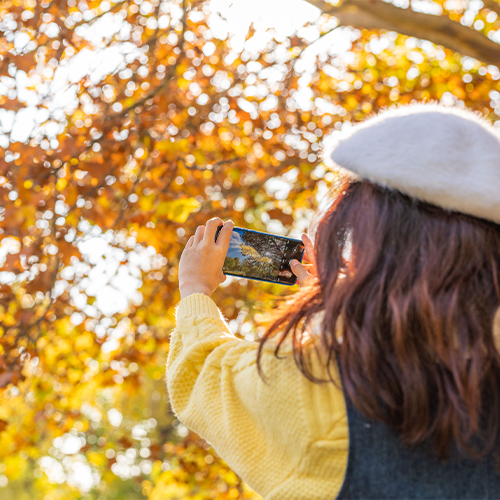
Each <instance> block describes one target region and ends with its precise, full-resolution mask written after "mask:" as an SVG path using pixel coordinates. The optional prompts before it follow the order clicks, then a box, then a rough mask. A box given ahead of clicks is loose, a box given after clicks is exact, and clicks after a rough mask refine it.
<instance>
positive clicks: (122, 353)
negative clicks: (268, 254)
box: [0, 0, 500, 500]
mask: <svg viewBox="0 0 500 500" xmlns="http://www.w3.org/2000/svg"><path fill="white" fill-rule="evenodd" d="M430 3H435V4H436V5H438V6H440V8H441V10H442V14H441V15H444V16H449V17H450V18H451V19H452V20H454V21H457V22H460V21H461V20H462V19H463V18H465V16H468V18H467V19H469V18H471V16H472V18H471V19H472V21H471V22H470V23H471V24H472V23H475V22H476V21H478V20H479V21H481V23H482V25H481V29H482V30H484V32H485V34H486V31H487V30H489V31H490V32H491V33H493V32H494V31H495V30H496V29H498V28H499V27H500V23H499V22H498V20H497V16H496V14H495V13H494V12H492V11H490V10H488V9H483V10H478V11H477V12H476V11H474V12H472V14H471V12H470V9H469V10H465V7H464V8H463V9H462V10H460V9H459V8H458V7H453V8H454V10H453V11H448V10H446V5H447V4H448V3H449V4H450V5H451V4H452V3H453V2H430ZM456 3H457V2H454V3H453V4H456ZM458 3H460V2H458ZM465 3H467V2H464V4H465ZM211 5H212V8H211ZM242 5H243V4H242ZM233 8H238V7H237V6H236V7H233ZM241 8H243V7H241ZM443 9H444V10H443ZM319 14H320V13H319V11H318V17H317V19H316V20H315V21H312V22H311V23H309V24H308V25H307V26H305V27H304V28H301V29H300V30H299V31H298V32H297V33H294V34H291V35H290V36H282V35H279V34H277V33H275V32H273V31H272V30H271V31H267V32H266V33H264V34H263V33H262V32H260V31H259V30H257V29H254V27H253V26H248V30H247V31H246V32H245V33H238V34H237V35H235V34H230V35H228V31H227V27H225V26H226V25H225V24H224V23H225V21H224V19H223V17H222V14H219V13H217V8H216V5H215V4H210V3H209V2H203V1H194V2H190V1H188V0H183V1H178V0H169V1H166V0H134V1H132V0H124V1H118V2H109V1H106V0H103V1H101V0H80V1H78V2H77V1H76V0H52V1H50V0H3V1H2V2H0V65H1V66H0V148H1V151H2V153H1V155H0V156H1V158H0V199H1V202H0V205H1V208H0V219H1V221H0V238H1V241H0V264H1V266H2V268H1V269H0V399H1V404H0V498H16V500H17V499H19V500H22V499H24V498H26V499H28V498H29V499H31V498H51V499H66V498H99V499H114V498H116V499H127V498H130V499H132V498H133V499H136V498H142V497H147V498H150V499H152V500H153V499H154V500H161V499H188V498H192V499H205V498H206V499H208V498H218V499H225V498H228V499H229V498H233V499H236V498H238V499H244V498H248V499H251V498H253V499H256V498H259V497H258V496H257V495H256V494H255V493H253V492H252V491H251V490H250V489H249V488H248V487H247V486H246V485H245V484H244V483H243V482H242V481H241V480H240V479H239V478H238V477H237V476H236V475H235V474H234V473H233V472H232V471H231V470H230V469H229V467H228V466H227V465H226V464H225V463H224V462H223V461H222V460H221V459H220V458H218V457H217V456H216V454H215V452H214V451H213V450H211V448H210V445H209V444H208V443H206V442H205V441H203V440H202V439H200V438H199V437H197V436H195V435H193V434H190V433H189V432H188V431H187V429H186V428H185V427H184V426H183V425H182V424H181V423H180V422H178V421H177V420H176V419H175V417H174V415H173V414H172V413H171V412H170V410H169V407H168V400H167V395H166V390H165V383H164V365H165V361H166V355H167V353H168V336H169V332H170V331H171V329H172V328H173V326H174V308H175V306H176V304H177V302H178V301H179V294H178V289H177V265H178V261H179V257H180V254H181V251H182V248H183V246H184V245H185V243H186V241H187V239H188V238H189V236H190V235H191V234H193V232H194V230H195V228H196V226H197V225H199V224H202V223H204V222H205V221H206V220H207V219H208V218H210V217H212V216H214V215H218V216H222V217H223V218H225V219H227V218H231V219H232V220H233V221H234V222H235V224H236V225H237V226H244V227H249V228H253V229H257V230H264V231H269V232H274V233H280V234H288V232H289V231H290V230H291V229H292V227H294V228H295V229H296V230H297V231H300V230H304V229H305V228H306V227H307V220H308V218H309V217H310V216H311V213H312V211H313V210H314V208H315V206H316V203H317V199H318V198H319V197H320V196H321V195H322V194H323V193H324V192H325V190H326V189H327V188H328V186H329V185H330V184H331V182H332V181H333V180H334V175H333V174H332V173H331V172H326V171H325V169H324V168H323V166H322V165H321V162H320V158H319V154H320V149H321V140H322V137H323V136H324V135H325V134H326V133H328V132H331V131H334V130H340V129H341V128H342V127H348V126H350V124H352V123H354V122H357V121H360V120H363V119H364V117H366V116H367V115H369V114H370V113H372V112H374V111H377V110H378V109H380V108H381V107H384V106H389V105H393V104H397V103H408V102H410V101H412V100H431V99H435V100H440V101H441V102H443V103H445V104H448V105H459V106H468V107H471V108H473V109H477V110H478V111H480V112H481V113H483V114H485V115H488V116H489V117H490V118H491V119H492V120H494V121H495V120H497V119H498V117H499V115H500V89H499V84H498V80H499V78H500V72H499V70H498V68H497V67H495V66H491V65H490V66H487V65H484V64H482V63H481V62H480V61H477V60H475V59H471V58H470V57H464V56H462V55H461V54H459V53H456V52H453V51H451V50H448V49H446V48H443V47H439V46H435V45H433V44H431V43H430V42H426V41H422V40H417V39H415V38H409V37H405V36H402V35H398V34H397V33H396V32H392V31H391V32H373V31H366V30H363V31H361V30H354V29H352V28H348V27H337V20H336V19H335V18H334V17H331V16H328V15H319ZM467 22H469V21H467ZM474 26H476V25H475V24H474V25H473V26H471V28H470V29H476V30H477V27H476V28H474ZM477 26H479V25H477ZM485 36H486V35H485ZM497 113H498V115H497ZM293 292H294V289H289V288H286V287H281V286H279V285H276V286H275V285H270V284H263V283H257V282H248V281H246V280H237V279H234V280H228V282H227V283H225V284H224V286H222V287H221V288H220V289H219V290H217V292H216V293H215V294H214V299H215V300H216V302H217V304H218V305H219V306H220V308H221V309H222V311H223V312H224V314H225V315H226V317H227V318H228V320H229V321H230V325H231V328H233V329H234V331H235V332H236V333H238V334H239V335H242V336H245V337H247V338H248V337H249V336H250V337H253V338H257V337H258V335H259V334H260V333H261V332H262V328H263V325H265V323H266V319H267V312H268V311H269V310H270V309H271V308H272V307H273V305H274V304H275V303H276V301H277V300H278V298H279V296H280V295H283V294H288V293H293ZM235 298H236V300H235ZM47 495H49V496H47Z"/></svg>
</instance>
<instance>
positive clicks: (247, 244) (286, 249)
mask: <svg viewBox="0 0 500 500" xmlns="http://www.w3.org/2000/svg"><path fill="white" fill-rule="evenodd" d="M221 228H222V226H219V228H218V230H217V234H216V236H215V241H217V237H218V235H219V231H220V229H221ZM303 254H304V245H303V243H302V241H300V240H297V239H293V238H286V237H283V236H277V235H274V234H268V233H262V232H259V231H252V230H250V229H243V228H240V227H235V228H233V232H232V235H231V240H230V242H229V249H228V252H227V255H226V259H225V261H224V266H223V268H222V271H223V272H224V274H228V275H231V276H239V277H242V278H248V279H256V280H261V281H270V282H272V283H281V284H283V285H294V284H295V282H296V280H297V277H296V276H295V274H293V272H292V270H291V268H290V260H292V259H297V260H298V261H299V262H300V261H301V260H302V256H303Z"/></svg>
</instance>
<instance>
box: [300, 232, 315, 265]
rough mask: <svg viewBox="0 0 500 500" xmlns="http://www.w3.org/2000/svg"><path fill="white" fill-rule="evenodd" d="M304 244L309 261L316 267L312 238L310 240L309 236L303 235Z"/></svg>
mask: <svg viewBox="0 0 500 500" xmlns="http://www.w3.org/2000/svg"><path fill="white" fill-rule="evenodd" d="M302 243H304V247H305V249H306V255H307V260H308V261H309V262H310V263H311V264H313V265H315V264H316V262H315V258H314V257H315V255H314V245H313V243H312V241H311V238H309V236H307V234H303V235H302Z"/></svg>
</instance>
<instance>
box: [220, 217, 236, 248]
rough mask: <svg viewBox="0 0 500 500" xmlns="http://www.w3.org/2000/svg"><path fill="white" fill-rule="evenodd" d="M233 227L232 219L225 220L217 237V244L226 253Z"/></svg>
mask: <svg viewBox="0 0 500 500" xmlns="http://www.w3.org/2000/svg"><path fill="white" fill-rule="evenodd" d="M233 228H234V222H233V221H232V220H229V221H226V222H225V223H224V226H223V228H222V229H221V230H220V233H219V238H218V239H217V245H218V246H220V247H222V248H223V249H224V250H225V252H226V253H227V250H228V248H229V240H230V239H231V233H232V232H233Z"/></svg>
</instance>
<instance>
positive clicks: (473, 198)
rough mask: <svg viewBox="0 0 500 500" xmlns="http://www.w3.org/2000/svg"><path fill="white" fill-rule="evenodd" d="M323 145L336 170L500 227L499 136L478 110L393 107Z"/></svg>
mask: <svg viewBox="0 0 500 500" xmlns="http://www.w3.org/2000/svg"><path fill="white" fill-rule="evenodd" d="M324 145H325V150H324V162H325V164H326V165H327V166H329V167H332V168H333V169H336V170H341V171H343V172H344V173H347V174H349V175H350V176H352V177H355V178H362V179H367V180H369V181H371V182H373V183H374V184H378V185H380V186H384V187H389V188H394V189H397V190H398V191H400V192H401V193H404V194H407V195H408V196H411V197H413V198H415V199H418V200H422V201H425V202H427V203H430V204H432V205H436V206H438V207H441V208H444V209H447V210H452V211H456V212H461V213H464V214H468V215H473V216H475V217H479V218H482V219H487V220H490V221H493V222H495V223H497V224H500V134H499V132H497V130H496V129H495V128H494V127H493V125H492V124H491V122H489V121H488V120H487V119H485V118H482V117H481V116H480V115H479V114H476V113H475V112H473V111H470V110H465V109H461V108H457V107H444V106H441V105H438V104H409V105H405V106H398V107H391V108H388V109H386V110H384V111H381V112H380V113H378V114H377V115H374V116H373V117H371V118H368V119H366V120H365V121H364V122H361V123H359V124H357V125H354V126H353V127H351V128H350V129H348V130H345V129H343V130H342V131H341V132H333V133H332V134H330V135H329V136H327V137H325V142H324Z"/></svg>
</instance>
